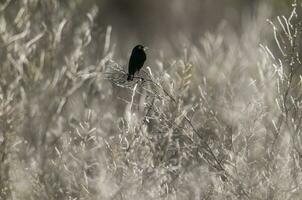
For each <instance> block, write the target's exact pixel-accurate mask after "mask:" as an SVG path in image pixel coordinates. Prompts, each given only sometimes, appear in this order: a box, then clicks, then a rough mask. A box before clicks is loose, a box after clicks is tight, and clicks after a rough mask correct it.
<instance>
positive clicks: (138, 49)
mask: <svg viewBox="0 0 302 200" xmlns="http://www.w3.org/2000/svg"><path fill="white" fill-rule="evenodd" d="M147 49H148V47H145V46H143V45H140V44H139V45H136V46H135V47H134V48H133V51H146V50H147Z"/></svg>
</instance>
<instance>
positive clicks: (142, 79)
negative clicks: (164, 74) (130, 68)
mask: <svg viewBox="0 0 302 200" xmlns="http://www.w3.org/2000/svg"><path fill="white" fill-rule="evenodd" d="M139 72H140V70H138V72H137V73H138V75H139V76H138V77H139V78H140V79H141V81H144V80H145V79H144V77H142V76H140V75H141V74H140V73H139Z"/></svg>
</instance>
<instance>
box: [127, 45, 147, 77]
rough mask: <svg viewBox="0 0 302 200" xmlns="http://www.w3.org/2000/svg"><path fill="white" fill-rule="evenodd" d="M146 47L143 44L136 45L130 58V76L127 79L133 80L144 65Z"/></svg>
mask: <svg viewBox="0 0 302 200" xmlns="http://www.w3.org/2000/svg"><path fill="white" fill-rule="evenodd" d="M145 50H146V47H144V46H143V45H136V46H135V47H134V48H133V50H132V53H131V56H130V59H129V65H128V67H129V69H128V77H127V81H132V80H133V76H134V74H135V73H136V72H139V70H140V69H141V68H142V67H143V65H144V63H145V61H146V53H145Z"/></svg>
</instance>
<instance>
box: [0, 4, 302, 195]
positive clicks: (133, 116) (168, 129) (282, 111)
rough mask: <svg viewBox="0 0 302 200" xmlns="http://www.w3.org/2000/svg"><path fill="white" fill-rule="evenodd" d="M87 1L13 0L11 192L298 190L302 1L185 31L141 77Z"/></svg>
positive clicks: (2, 27)
mask: <svg viewBox="0 0 302 200" xmlns="http://www.w3.org/2000/svg"><path fill="white" fill-rule="evenodd" d="M84 5H86V4H84V3H82V2H81V1H74V3H61V2H60V1H38V0H32V1H25V0H24V1H18V2H10V1H9V0H8V1H7V3H4V4H3V5H2V7H1V8H0V10H1V11H0V38H1V40H0V41H1V43H0V45H1V50H0V51H1V54H0V133H1V135H0V161H1V165H0V199H162V198H163V199H164V198H165V199H299V197H300V196H301V195H302V192H301V189H300V188H301V155H302V154H301V152H302V149H301V136H300V135H301V133H300V132H301V131H300V130H301V127H300V126H301V119H302V113H301V108H300V107H301V105H300V104H301V75H300V72H301V70H300V65H301V61H300V51H301V47H300V43H299V41H300V40H301V26H302V24H301V23H302V21H301V17H300V15H301V11H300V9H301V5H300V4H298V3H294V4H293V10H292V13H291V14H290V15H289V16H280V17H277V18H276V20H274V22H272V21H269V23H267V22H266V21H265V19H266V18H267V17H268V16H269V13H270V11H269V9H268V7H265V6H262V7H260V8H259V9H258V12H257V14H256V15H255V16H254V18H252V19H249V20H247V21H248V23H247V25H246V26H245V27H244V31H243V32H242V33H241V34H240V35H236V34H238V33H235V31H234V30H232V28H231V26H229V25H228V24H225V23H222V24H221V26H220V27H218V28H217V30H216V31H214V32H212V33H206V34H204V35H203V36H202V37H200V40H199V42H197V43H193V42H190V41H189V40H188V38H186V35H181V36H180V39H179V41H175V44H174V46H182V45H184V46H186V48H184V49H183V55H182V56H179V57H177V56H175V58H174V59H173V60H169V59H168V58H166V57H165V56H161V57H158V58H150V59H154V60H155V61H156V64H155V65H154V66H153V65H152V66H145V67H144V70H143V71H142V72H140V74H139V75H138V77H136V78H135V81H133V82H127V81H125V80H126V78H125V77H126V73H127V70H126V68H125V67H123V66H121V65H119V64H118V62H117V61H116V60H117V58H115V54H114V53H115V48H114V47H115V46H118V44H116V45H113V44H112V43H111V31H112V29H111V27H107V28H99V27H96V26H95V21H94V19H95V17H96V15H97V12H98V7H95V6H84ZM89 5H90V4H89ZM79 10H81V12H79ZM83 12H84V13H85V14H84V15H83V14H78V13H83ZM74 16H77V17H76V18H75V17H74ZM268 24H271V25H272V27H273V32H270V30H269V26H268ZM272 39H274V40H275V45H271V48H269V47H268V45H269V42H270V41H271V40H272ZM263 41H268V42H267V44H264V42H263ZM259 43H263V44H262V45H259Z"/></svg>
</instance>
